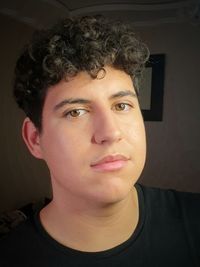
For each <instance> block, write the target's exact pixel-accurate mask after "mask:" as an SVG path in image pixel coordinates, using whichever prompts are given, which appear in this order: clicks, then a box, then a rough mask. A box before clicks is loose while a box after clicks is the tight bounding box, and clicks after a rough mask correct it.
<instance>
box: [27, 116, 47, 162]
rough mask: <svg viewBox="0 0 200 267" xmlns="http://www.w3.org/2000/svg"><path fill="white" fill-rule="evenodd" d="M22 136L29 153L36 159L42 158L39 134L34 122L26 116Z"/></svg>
mask: <svg viewBox="0 0 200 267" xmlns="http://www.w3.org/2000/svg"><path fill="white" fill-rule="evenodd" d="M22 137H23V139H24V142H25V144H26V146H27V147H28V149H29V151H30V152H31V154H32V155H33V156H34V157H36V158H38V159H42V158H43V157H42V149H41V144H40V134H39V131H38V129H37V128H36V127H35V125H34V123H33V122H32V121H31V120H30V119H29V118H28V117H26V118H25V119H24V122H23V126H22Z"/></svg>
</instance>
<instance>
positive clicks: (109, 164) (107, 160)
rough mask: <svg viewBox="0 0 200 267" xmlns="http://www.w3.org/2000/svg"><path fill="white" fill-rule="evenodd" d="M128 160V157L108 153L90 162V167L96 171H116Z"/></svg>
mask: <svg viewBox="0 0 200 267" xmlns="http://www.w3.org/2000/svg"><path fill="white" fill-rule="evenodd" d="M128 160H129V158H128V157H126V156H124V155H121V154H118V155H108V156H105V157H102V158H100V159H99V160H97V161H95V162H94V163H92V164H91V167H92V168H93V169H94V170H97V171H116V170H119V169H121V168H123V167H124V166H125V165H126V164H127V161H128Z"/></svg>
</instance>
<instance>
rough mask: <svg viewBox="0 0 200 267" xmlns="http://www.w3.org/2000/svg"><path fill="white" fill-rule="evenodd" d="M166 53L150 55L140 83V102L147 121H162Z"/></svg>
mask: <svg viewBox="0 0 200 267" xmlns="http://www.w3.org/2000/svg"><path fill="white" fill-rule="evenodd" d="M164 71H165V54H155V55H150V58H149V60H148V62H147V63H146V65H145V70H144V73H143V76H142V79H141V81H140V84H139V102H140V106H141V110H142V114H143V118H144V120H145V121H162V119H163V97H164Z"/></svg>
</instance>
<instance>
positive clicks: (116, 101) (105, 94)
mask: <svg viewBox="0 0 200 267" xmlns="http://www.w3.org/2000/svg"><path fill="white" fill-rule="evenodd" d="M105 70H106V75H105V77H103V78H101V79H98V78H97V79H92V78H91V77H90V76H89V75H88V74H87V73H85V72H81V73H79V74H78V75H77V76H76V77H74V78H72V79H71V80H70V81H68V82H66V81H65V80H62V81H61V82H59V83H58V84H57V85H55V86H52V87H50V88H49V90H48V93H47V96H46V99H45V103H44V107H43V114H42V126H43V130H42V132H38V130H37V129H36V128H35V126H34V124H33V123H32V122H31V121H30V120H29V118H26V119H25V121H24V124H23V129H22V134H23V138H24V141H25V143H26V145H27V146H28V148H29V150H30V152H31V153H32V154H33V155H34V156H35V157H36V158H40V159H43V160H44V161H45V162H46V164H47V165H48V168H49V171H50V175H51V181H52V188H53V200H52V202H51V203H50V204H49V205H48V206H46V207H45V208H44V209H43V210H42V211H41V212H40V219H41V222H42V224H43V226H44V228H45V229H46V231H47V232H48V233H49V234H50V235H51V236H52V237H53V238H54V239H56V240H57V241H58V242H60V243H62V244H64V245H66V246H69V247H71V248H74V249H78V250H82V251H101V250H105V249H109V248H111V247H114V246H116V245H118V244H120V243H122V242H124V241H125V240H127V239H128V238H129V237H130V235H131V234H132V233H133V231H134V230H135V227H136V225H137V222H138V217H139V209H138V198H137V193H136V190H135V188H134V186H133V185H134V184H135V182H136V181H137V180H138V178H139V176H140V174H141V172H142V170H143V167H144V163H145V157H146V138H145V130H144V124H143V119H142V116H141V112H140V108H139V104H138V99H137V97H136V94H135V90H134V87H133V84H132V80H131V78H130V76H129V75H127V74H126V73H125V72H123V71H121V70H116V69H114V68H111V67H106V68H105ZM119 92H120V94H119ZM124 92H125V95H122V93H123V94H124ZM69 99H70V101H71V100H72V99H73V100H74V99H76V100H77V99H84V101H82V102H80V101H79V102H80V103H79V102H76V103H70V104H69V103H67V101H68V102H69ZM66 100H67V101H66ZM85 100H86V101H85ZM110 155H111V156H116V155H120V156H123V157H125V160H122V161H120V162H118V163H119V166H118V165H117V166H118V167H119V168H118V167H117V168H115V167H116V166H114V169H113V165H112V164H108V165H106V166H104V165H102V164H98V165H97V167H96V166H95V167H94V164H95V163H97V162H99V161H100V160H101V159H102V158H104V157H105V156H110ZM118 163H117V164H118ZM120 164H121V165H120ZM69 214H70V216H69ZM77 229H78V231H77Z"/></svg>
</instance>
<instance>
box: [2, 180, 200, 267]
mask: <svg viewBox="0 0 200 267" xmlns="http://www.w3.org/2000/svg"><path fill="white" fill-rule="evenodd" d="M136 189H137V192H138V199H139V214H140V215H139V222H138V225H137V227H136V229H135V231H134V233H133V234H132V236H131V237H130V238H129V239H128V240H127V241H126V242H124V243H122V244H120V245H118V246H116V247H115V248H112V249H109V250H106V251H102V252H81V251H77V250H74V249H71V248H67V247H65V246H63V245H61V244H59V243H58V242H57V241H55V240H54V239H53V238H52V237H50V236H49V235H48V233H47V232H46V231H45V230H44V228H43V227H42V225H41V223H40V220H39V216H38V213H37V214H35V216H34V217H33V218H30V219H28V220H27V221H26V222H24V223H22V224H21V225H19V226H18V227H16V228H15V229H14V230H13V231H12V232H11V233H9V234H8V235H7V236H6V237H4V238H2V240H0V266H1V267H14V266H20V267H24V266H26V267H33V266H34V267H72V266H73V267H83V266H84V267H86V266H87V267H90V266H92V267H119V266H123V267H143V266H145V267H151V266H152V267H165V266H166V267H169V266H170V267H178V266H181V267H184V266H187V267H193V266H194V267H199V266H200V194H195V193H181V192H177V191H174V190H162V189H155V188H148V187H145V186H141V185H139V184H137V185H136Z"/></svg>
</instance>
